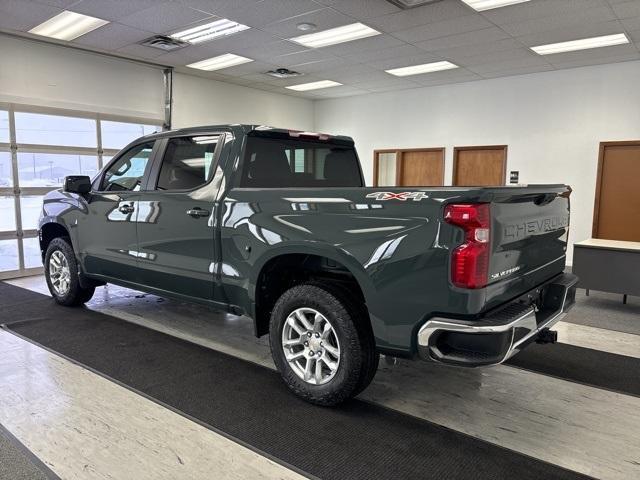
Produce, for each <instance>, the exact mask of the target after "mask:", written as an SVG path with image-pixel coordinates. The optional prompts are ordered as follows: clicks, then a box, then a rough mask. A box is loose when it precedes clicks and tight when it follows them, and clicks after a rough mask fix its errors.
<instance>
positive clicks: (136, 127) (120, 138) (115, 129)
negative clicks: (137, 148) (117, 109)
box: [100, 120, 162, 148]
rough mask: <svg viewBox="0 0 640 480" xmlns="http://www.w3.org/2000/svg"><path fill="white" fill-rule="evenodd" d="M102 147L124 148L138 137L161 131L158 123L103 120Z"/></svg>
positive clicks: (101, 123)
mask: <svg viewBox="0 0 640 480" xmlns="http://www.w3.org/2000/svg"><path fill="white" fill-rule="evenodd" d="M100 125H101V126H102V148H122V147H124V146H126V145H128V144H129V142H132V141H134V140H135V139H136V138H140V137H144V136H145V135H149V134H150V133H154V132H159V131H160V130H161V129H162V128H161V127H160V126H158V125H142V124H140V123H123V122H108V121H106V120H102V121H101V122H100Z"/></svg>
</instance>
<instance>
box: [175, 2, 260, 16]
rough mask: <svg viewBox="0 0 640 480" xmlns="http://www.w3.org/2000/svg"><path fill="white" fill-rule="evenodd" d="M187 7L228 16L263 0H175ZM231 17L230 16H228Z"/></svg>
mask: <svg viewBox="0 0 640 480" xmlns="http://www.w3.org/2000/svg"><path fill="white" fill-rule="evenodd" d="M175 1H177V2H178V3H181V4H182V5H185V6H187V7H191V8H195V9H196V10H200V11H202V12H207V13H209V14H211V15H218V16H222V17H226V15H227V14H230V13H233V12H238V11H240V10H245V9H246V8H247V7H251V6H254V5H255V4H256V3H258V2H261V1H262V0H242V1H239V0H175ZM227 18H230V17H227Z"/></svg>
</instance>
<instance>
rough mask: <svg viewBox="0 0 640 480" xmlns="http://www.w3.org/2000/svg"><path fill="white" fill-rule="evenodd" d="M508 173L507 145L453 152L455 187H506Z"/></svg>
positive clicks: (460, 149)
mask: <svg viewBox="0 0 640 480" xmlns="http://www.w3.org/2000/svg"><path fill="white" fill-rule="evenodd" d="M506 173H507V147H506V145H500V146H490V147H456V148H455V149H454V151H453V182H452V183H453V185H460V186H472V187H473V186H496V185H504V184H505V176H506Z"/></svg>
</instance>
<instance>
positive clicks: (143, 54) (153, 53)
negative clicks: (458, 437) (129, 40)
mask: <svg viewBox="0 0 640 480" xmlns="http://www.w3.org/2000/svg"><path fill="white" fill-rule="evenodd" d="M116 53H119V54H122V55H130V56H132V57H137V58H143V59H147V60H149V59H153V58H156V57H159V56H160V55H163V54H165V53H164V52H163V51H162V50H158V49H157V48H151V47H145V46H144V45H138V44H136V43H133V44H131V45H127V46H125V47H122V48H119V49H118V50H116Z"/></svg>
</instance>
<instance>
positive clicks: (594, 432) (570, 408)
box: [0, 277, 640, 479]
mask: <svg viewBox="0 0 640 480" xmlns="http://www.w3.org/2000/svg"><path fill="white" fill-rule="evenodd" d="M12 283H14V284H16V285H19V286H24V287H25V288H30V289H32V290H35V291H41V292H43V293H47V292H46V286H45V284H44V280H43V278H42V277H31V278H28V279H20V280H18V281H14V282H12ZM594 299H596V301H598V299H599V300H600V301H605V302H607V301H610V299H609V298H608V297H606V296H603V297H597V294H596V293H592V296H591V297H589V298H586V297H584V296H583V295H580V296H579V298H578V305H577V306H576V308H575V309H574V310H573V311H572V313H571V314H570V315H571V316H570V317H568V318H567V320H568V322H562V323H561V324H559V332H560V341H563V342H566V343H572V344H575V345H579V346H584V347H588V348H593V349H599V350H604V351H611V352H616V353H621V354H624V355H629V356H635V357H638V356H640V354H639V353H638V352H640V336H638V335H633V334H630V333H623V332H628V331H629V330H632V327H630V326H629V325H628V324H629V323H630V322H629V319H628V318H626V317H625V316H626V315H627V314H629V313H630V312H631V315H630V316H631V317H636V319H637V318H638V317H637V315H638V313H639V312H640V308H639V307H638V305H637V302H636V303H635V304H634V303H633V300H635V299H633V300H632V299H630V303H629V305H627V306H625V307H626V309H625V310H624V311H623V313H622V314H620V315H616V314H611V313H610V312H608V313H606V314H603V315H601V318H605V319H606V318H608V316H611V315H613V317H614V318H615V320H614V321H613V323H615V327H616V330H618V331H611V330H608V329H607V328H608V323H602V324H596V325H597V327H598V328H596V327H594V326H585V325H579V324H578V323H589V322H591V324H593V322H592V320H593V319H592V318H591V316H592V315H593V312H592V310H593V307H592V304H593V303H594ZM88 308H91V309H95V310H98V311H102V312H104V313H108V314H111V315H114V316H117V317H119V318H122V319H125V320H127V321H131V322H135V323H138V324H141V325H145V326H148V327H150V328H154V329H156V330H160V331H163V332H166V333H169V334H171V335H175V336H179V337H181V338H184V339H187V340H190V341H193V342H195V343H199V344H202V345H204V346H207V347H209V348H213V349H216V350H220V351H224V352H226V353H229V354H232V355H235V356H237V357H240V358H243V359H246V360H250V361H254V362H257V363H260V364H262V365H266V366H269V367H270V368H273V364H272V362H271V356H270V353H269V346H268V339H267V338H266V337H263V338H261V339H256V338H255V337H254V336H253V333H252V332H253V331H252V326H251V323H250V321H249V320H248V319H246V318H242V317H235V316H232V315H226V314H221V313H218V312H215V311H213V310H211V309H208V308H206V307H202V306H199V305H193V304H186V303H180V302H175V301H172V300H165V299H162V298H159V297H156V296H153V295H145V294H140V293H138V292H134V291H132V290H128V289H124V288H120V287H116V286H113V285H109V286H106V287H102V288H99V289H98V290H97V292H96V295H95V296H94V298H93V300H92V301H91V302H90V303H89V304H88ZM633 312H635V313H633ZM585 318H586V319H587V320H589V322H584V321H582V320H584V319H585ZM569 322H572V323H569ZM51 361H53V360H51ZM54 363H55V362H54ZM25 368H29V365H25ZM32 368H36V366H35V365H33V366H32ZM101 388H111V387H107V386H103V387H101ZM109 395H111V392H110V393H109ZM361 397H362V398H364V399H366V400H368V401H371V402H375V403H378V404H381V405H384V406H387V407H389V408H393V409H396V410H399V411H403V412H405V413H408V414H410V415H414V416H418V417H422V418H425V419H428V420H430V421H433V422H435V423H438V424H441V425H444V426H447V427H449V428H452V429H454V430H457V431H460V432H465V433H468V434H470V435H473V436H475V437H478V438H482V439H485V440H487V441H490V442H492V443H496V444H498V445H502V446H505V447H507V448H511V449H514V450H517V451H519V452H522V453H525V454H528V455H531V456H533V457H536V458H539V459H542V460H545V461H548V462H551V463H555V464H558V465H561V466H564V467H566V468H570V469H572V470H576V471H580V472H583V473H586V474H589V475H593V476H595V477H598V478H606V479H627V478H640V462H639V459H640V442H638V438H637V435H638V434H637V432H639V431H640V398H637V397H633V396H628V395H622V394H618V393H612V392H609V391H605V390H601V389H598V388H594V387H588V386H584V385H579V384H576V383H571V382H567V381H564V380H560V379H556V378H552V377H548V376H545V375H541V374H537V373H532V372H527V371H523V370H519V369H516V368H512V367H508V366H499V367H494V368H489V369H477V370H466V369H456V368H451V367H444V366H439V365H433V364H427V363H422V362H409V361H399V362H397V364H396V365H394V366H389V365H386V364H385V362H381V368H380V371H379V372H378V374H377V376H376V378H375V380H374V382H373V383H372V385H371V386H370V387H369V389H367V390H366V391H365V392H364V393H363V394H362V395H361ZM105 398H108V397H105ZM5 413H6V412H5ZM123 414H126V411H125V412H123ZM4 418H5V416H4V415H3V417H2V418H0V422H2V423H5V420H4ZM5 426H7V427H8V428H9V429H10V430H12V431H13V429H12V428H11V425H7V424H6V423H5ZM42 428H43V425H41V424H38V422H32V424H30V426H29V429H31V430H30V431H28V432H27V431H24V432H21V433H22V434H23V435H25V436H27V437H29V438H31V437H32V436H33V435H34V434H35V435H37V433H36V432H37V431H38V430H39V429H42ZM29 429H28V430H29ZM14 434H15V432H14ZM123 435H124V436H133V437H135V435H136V434H135V432H130V431H129V432H128V433H123ZM16 436H17V437H19V438H20V435H18V434H16ZM81 437H82V436H79V438H77V439H75V440H71V439H70V440H69V441H70V442H71V441H77V442H82V438H81ZM25 443H26V442H25ZM104 455H106V457H107V458H106V460H105V462H107V463H108V462H109V461H115V460H114V459H115V457H114V456H113V455H115V454H114V453H108V452H104ZM141 455H142V456H146V455H148V454H141ZM109 459H110V460H109Z"/></svg>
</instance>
